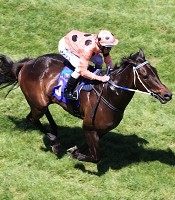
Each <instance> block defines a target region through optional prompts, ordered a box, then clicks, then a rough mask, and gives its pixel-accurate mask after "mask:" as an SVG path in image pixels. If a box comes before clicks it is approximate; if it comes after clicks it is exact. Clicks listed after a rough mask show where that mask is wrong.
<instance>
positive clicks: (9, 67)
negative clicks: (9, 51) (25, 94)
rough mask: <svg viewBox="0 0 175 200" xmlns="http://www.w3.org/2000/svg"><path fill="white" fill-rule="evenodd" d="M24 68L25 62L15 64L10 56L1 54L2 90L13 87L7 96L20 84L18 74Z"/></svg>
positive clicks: (0, 81) (0, 80)
mask: <svg viewBox="0 0 175 200" xmlns="http://www.w3.org/2000/svg"><path fill="white" fill-rule="evenodd" d="M22 66H23V62H18V63H14V62H13V61H12V60H11V59H10V58H9V57H8V56H5V55H3V54H0V89H3V88H5V87H7V86H10V85H11V86H12V87H11V88H10V90H9V91H8V93H7V95H8V94H9V92H10V91H11V90H13V89H14V87H15V86H16V85H17V84H18V74H19V71H20V70H21V68H22ZM7 95H6V96H7Z"/></svg>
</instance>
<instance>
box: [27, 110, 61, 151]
mask: <svg viewBox="0 0 175 200" xmlns="http://www.w3.org/2000/svg"><path fill="white" fill-rule="evenodd" d="M44 114H46V117H47V119H48V121H49V123H50V124H51V127H52V130H53V132H52V133H50V132H49V131H48V130H47V129H46V128H45V127H44V126H43V125H42V123H41V122H40V120H39V119H40V118H41V117H43V115H44ZM26 118H27V120H28V121H30V122H31V123H32V124H33V125H35V126H36V127H37V128H38V129H39V130H40V131H41V132H42V133H44V134H45V136H46V138H47V139H49V143H50V146H51V148H52V151H53V152H54V153H55V154H57V153H58V149H59V146H60V145H59V144H58V142H57V125H56V123H55V122H54V120H53V118H52V116H51V114H50V112H49V110H48V109H46V110H45V112H44V110H43V112H41V111H40V110H38V109H36V108H31V112H30V113H29V114H28V115H27V117H26Z"/></svg>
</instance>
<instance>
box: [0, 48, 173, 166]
mask: <svg viewBox="0 0 175 200" xmlns="http://www.w3.org/2000/svg"><path fill="white" fill-rule="evenodd" d="M63 62H64V58H63V57H62V56H61V55H59V54H50V55H43V56H40V57H38V58H36V59H25V60H23V61H20V62H15V63H14V62H13V61H12V60H11V59H10V58H9V57H7V56H4V55H0V83H1V84H3V83H7V84H15V83H18V84H19V86H20V88H21V90H22V92H23V94H24V96H25V98H26V100H27V102H28V104H29V105H30V109H31V111H30V113H29V114H28V116H27V119H28V120H29V121H30V122H32V123H33V124H34V125H36V126H37V127H38V128H39V129H40V130H41V131H42V132H43V133H45V134H46V135H47V137H48V138H49V140H50V143H51V145H52V149H53V151H54V152H55V153H58V150H59V144H58V141H57V129H58V127H57V125H56V123H55V121H54V120H53V118H52V115H51V113H50V112H49V108H48V106H49V105H50V104H53V103H57V104H59V105H60V106H61V107H63V108H64V109H65V110H66V111H67V112H69V113H70V114H73V115H74V112H73V110H72V109H71V108H70V106H68V105H66V103H63V102H61V101H58V100H57V99H56V98H55V97H54V96H53V95H51V93H52V89H53V87H54V86H55V85H57V81H58V77H59V74H60V72H61V71H62V69H63V68H64V64H63ZM104 73H105V71H104V70H103V71H102V74H104ZM136 91H140V92H144V93H148V94H150V95H151V96H153V97H155V98H156V99H158V100H159V101H160V103H162V104H164V103H167V102H168V101H170V100H171V98H172V93H171V91H170V90H169V89H168V88H167V87H166V86H165V85H164V84H162V82H161V81H160V79H159V77H158V74H157V71H156V69H155V68H154V67H152V66H151V64H150V63H149V62H148V61H147V60H146V59H145V55H144V52H143V51H142V50H141V49H140V50H139V51H138V52H137V53H135V54H131V55H130V56H129V57H126V58H123V59H122V60H121V63H120V66H119V67H115V68H114V70H112V71H111V73H110V80H109V82H107V83H105V84H104V83H101V82H98V83H96V84H95V85H94V87H93V90H91V91H89V92H86V91H81V93H80V106H79V113H80V115H79V117H80V118H81V119H82V120H83V125H82V128H83V132H84V135H85V138H86V141H87V143H86V144H85V145H83V146H81V147H80V148H71V149H69V152H70V153H71V155H72V157H73V158H76V159H78V160H80V161H86V162H94V163H97V162H98V161H99V160H100V153H99V139H100V138H101V137H102V136H103V135H105V134H106V133H107V132H109V131H110V130H112V129H114V128H115V127H117V126H118V124H119V123H120V121H121V120H122V118H123V114H124V110H125V108H126V106H127V105H128V104H129V102H130V101H131V99H132V97H133V95H134V93H135V92H136ZM94 108H96V109H94ZM92 113H93V117H92ZM43 115H46V117H47V119H48V121H49V123H50V126H51V130H52V131H51V133H48V131H47V130H46V129H45V128H44V126H43V125H42V124H41V122H40V118H41V117H43ZM87 148H88V149H89V154H88V155H87V154H85V153H84V152H85V151H84V149H87Z"/></svg>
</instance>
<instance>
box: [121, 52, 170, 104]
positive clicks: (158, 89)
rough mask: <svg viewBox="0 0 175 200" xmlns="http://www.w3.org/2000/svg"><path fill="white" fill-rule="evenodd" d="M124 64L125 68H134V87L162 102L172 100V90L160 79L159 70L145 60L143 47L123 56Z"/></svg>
mask: <svg viewBox="0 0 175 200" xmlns="http://www.w3.org/2000/svg"><path fill="white" fill-rule="evenodd" d="M122 65H123V66H125V68H126V67H127V68H130V67H132V68H133V76H132V77H133V88H134V89H136V90H139V91H143V92H147V93H149V94H151V95H152V96H154V97H155V98H157V99H158V100H159V101H160V102H161V103H162V104H165V103H167V102H168V101H170V100H171V98H172V93H171V91H170V90H169V89H168V88H167V87H166V86H165V85H164V84H163V83H162V82H161V81H160V79H159V76H158V74H157V70H156V69H155V68H154V67H152V66H151V64H150V63H149V62H148V61H147V60H145V55H144V52H143V51H142V50H141V49H140V50H139V52H137V53H136V54H133V55H130V56H129V57H128V58H123V60H122ZM128 81H131V80H128Z"/></svg>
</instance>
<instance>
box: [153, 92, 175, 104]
mask: <svg viewBox="0 0 175 200" xmlns="http://www.w3.org/2000/svg"><path fill="white" fill-rule="evenodd" d="M151 95H152V96H153V97H155V98H156V99H158V100H159V101H160V103H162V104H165V103H167V102H168V101H170V100H171V99H172V93H171V92H167V93H164V94H156V93H152V94H151Z"/></svg>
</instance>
